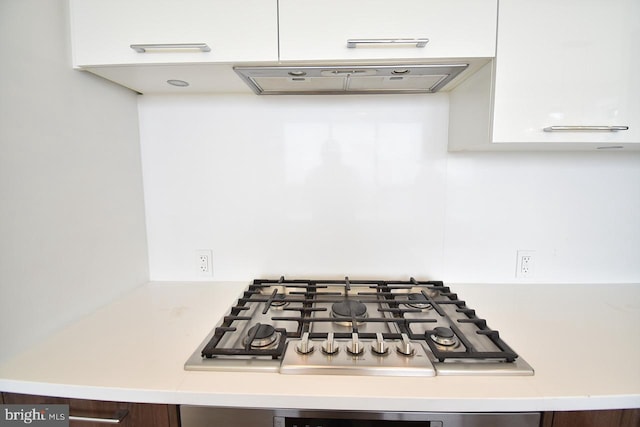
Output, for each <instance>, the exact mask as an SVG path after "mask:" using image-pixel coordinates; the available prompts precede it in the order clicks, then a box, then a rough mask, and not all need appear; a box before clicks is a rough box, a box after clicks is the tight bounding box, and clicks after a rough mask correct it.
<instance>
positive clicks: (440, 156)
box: [139, 93, 640, 282]
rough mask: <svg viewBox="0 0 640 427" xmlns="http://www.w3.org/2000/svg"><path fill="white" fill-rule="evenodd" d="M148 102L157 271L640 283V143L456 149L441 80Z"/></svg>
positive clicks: (164, 276)
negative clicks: (205, 259)
mask: <svg viewBox="0 0 640 427" xmlns="http://www.w3.org/2000/svg"><path fill="white" fill-rule="evenodd" d="M139 116H140V132H141V146H142V158H143V175H144V186H145V202H146V215H147V233H148V242H149V258H150V275H151V279H152V280H211V279H214V280H249V279H252V278H255V277H260V276H268V277H274V276H276V277H277V276H279V275H281V274H285V275H287V276H291V277H293V276H298V277H301V276H302V277H309V276H314V277H343V276H344V275H349V276H350V277H353V278H357V277H365V276H366V277H374V276H375V277H393V278H397V277H403V278H406V277H407V275H414V276H416V277H419V278H433V279H443V280H446V281H454V282H516V281H523V282H524V281H538V282H584V281H587V282H640V267H638V260H639V259H640V220H638V218H639V217H640V155H639V154H637V153H636V154H626V153H623V154H621V153H602V152H593V153H447V125H448V123H447V117H448V95H447V94H445V93H441V94H435V95H426V96H395V95H387V96H349V97H345V96H314V97H311V96H305V97H302V96H287V97H284V96H274V97H267V96H265V97H258V96H254V95H235V96H231V95H229V96H220V95H218V96H204V95H203V96H184V97H180V96H178V97H176V96H160V95H157V96H150V95H145V96H142V97H140V99H139ZM199 249H211V250H212V252H213V277H201V276H198V274H197V268H196V256H195V252H196V250H199ZM518 249H526V250H535V251H536V252H535V271H534V277H533V278H530V279H516V278H515V269H516V268H515V267H516V250H518Z"/></svg>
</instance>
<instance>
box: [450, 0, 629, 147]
mask: <svg viewBox="0 0 640 427" xmlns="http://www.w3.org/2000/svg"><path fill="white" fill-rule="evenodd" d="M639 37H640V2H639V1H638V0H588V1H584V0H503V1H501V2H500V12H499V18H498V44H497V52H496V62H495V64H493V66H494V69H493V70H491V69H490V68H487V69H485V70H483V71H482V72H480V73H478V74H477V75H474V76H472V77H471V78H470V79H469V80H468V81H466V82H464V83H463V84H461V85H460V86H459V87H458V88H457V89H456V90H455V91H454V92H453V93H452V95H451V120H450V148H451V149H454V150H458V149H522V148H527V149H528V148H532V149H543V150H547V149H551V150H553V149H590V148H594V149H595V148H600V149H607V148H612V149H615V148H618V147H623V148H625V149H629V148H631V149H638V148H639V146H640V144H637V143H640V78H639V77H638V69H639V67H640V50H639V49H638V43H637V40H638V38H639ZM491 109H493V110H491ZM478 137H479V138H478Z"/></svg>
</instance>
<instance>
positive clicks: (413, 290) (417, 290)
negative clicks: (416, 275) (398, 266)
mask: <svg viewBox="0 0 640 427" xmlns="http://www.w3.org/2000/svg"><path fill="white" fill-rule="evenodd" d="M423 292H424V293H425V294H427V295H428V296H429V297H431V298H435V297H437V296H438V295H439V292H438V291H437V290H435V289H433V288H432V287H429V286H414V287H413V288H411V289H410V291H409V293H410V294H422V293H423Z"/></svg>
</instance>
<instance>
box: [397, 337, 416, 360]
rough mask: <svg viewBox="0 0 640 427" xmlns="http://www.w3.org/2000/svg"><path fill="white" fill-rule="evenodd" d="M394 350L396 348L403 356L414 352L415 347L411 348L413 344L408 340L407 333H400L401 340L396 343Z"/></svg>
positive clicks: (411, 354)
mask: <svg viewBox="0 0 640 427" xmlns="http://www.w3.org/2000/svg"><path fill="white" fill-rule="evenodd" d="M396 350H398V353H400V354H402V355H403V356H413V354H414V353H415V352H416V349H415V348H413V344H411V341H409V337H408V336H407V334H402V342H400V343H398V344H397V345H396Z"/></svg>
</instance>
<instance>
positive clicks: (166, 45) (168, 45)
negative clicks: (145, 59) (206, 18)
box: [129, 43, 211, 53]
mask: <svg viewBox="0 0 640 427" xmlns="http://www.w3.org/2000/svg"><path fill="white" fill-rule="evenodd" d="M129 47H130V48H131V49H133V50H135V51H136V52H138V53H145V52H146V51H147V49H200V51H202V52H211V48H210V47H209V46H208V45H207V44H206V43H156V44H132V45H130V46H129Z"/></svg>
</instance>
